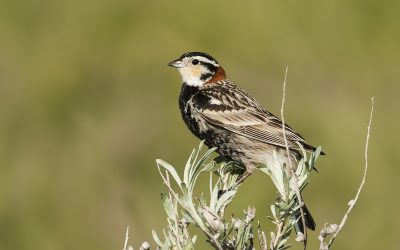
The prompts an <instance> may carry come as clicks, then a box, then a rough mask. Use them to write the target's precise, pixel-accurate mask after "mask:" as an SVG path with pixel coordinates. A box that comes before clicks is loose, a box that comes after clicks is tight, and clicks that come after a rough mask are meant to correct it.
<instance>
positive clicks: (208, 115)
mask: <svg viewBox="0 0 400 250" xmlns="http://www.w3.org/2000/svg"><path fill="white" fill-rule="evenodd" d="M235 88H236V89H234V91H232V90H231V88H224V87H223V86H221V87H220V88H215V87H214V88H212V89H211V88H210V89H204V90H203V91H201V92H200V93H199V95H200V96H197V97H196V96H195V97H194V99H193V104H194V107H196V98H198V99H199V100H202V101H203V102H202V106H201V107H202V108H198V109H197V112H196V113H197V115H200V116H201V118H202V119H204V120H206V121H207V122H209V123H211V124H213V125H214V126H218V127H221V128H224V129H226V130H228V131H231V132H233V133H236V134H240V135H242V136H245V137H247V138H250V139H254V140H258V141H261V142H263V143H266V144H273V145H276V146H280V147H285V140H284V136H283V130H282V121H281V120H280V119H279V118H278V117H276V116H274V115H273V114H271V113H270V112H268V111H266V110H265V109H263V108H262V107H261V106H260V105H259V104H258V103H257V102H256V101H255V100H254V99H253V98H252V97H250V96H249V95H248V94H246V93H245V92H243V91H242V90H241V89H239V88H237V87H236V86H235ZM201 95H202V96H201ZM204 96H207V97H208V98H210V99H212V100H213V101H212V103H211V104H210V105H209V106H207V105H206V106H204ZM285 134H286V138H287V141H288V146H289V148H292V149H299V147H298V145H297V143H296V142H300V143H302V144H303V143H305V140H304V139H303V138H302V137H301V136H300V135H299V134H298V133H296V132H295V131H294V130H293V129H292V128H291V127H290V126H288V125H286V124H285Z"/></svg>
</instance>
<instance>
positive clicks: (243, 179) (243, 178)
mask: <svg viewBox="0 0 400 250" xmlns="http://www.w3.org/2000/svg"><path fill="white" fill-rule="evenodd" d="M250 175H251V172H249V171H247V170H246V172H244V173H243V174H242V175H241V176H240V179H239V180H238V181H237V182H236V184H237V185H239V184H242V183H243V182H244V181H245V180H246V179H247V177H249V176H250Z"/></svg>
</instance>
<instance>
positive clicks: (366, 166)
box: [328, 97, 374, 248]
mask: <svg viewBox="0 0 400 250" xmlns="http://www.w3.org/2000/svg"><path fill="white" fill-rule="evenodd" d="M373 112H374V97H372V98H371V112H370V115H369V122H368V127H367V138H366V140H365V151H364V158H365V167H364V175H363V178H362V180H361V184H360V186H359V188H358V190H357V194H356V196H355V197H354V199H352V200H350V201H349V208H348V209H347V212H346V213H345V215H344V216H343V219H342V221H341V222H340V224H339V227H338V229H337V230H336V232H335V233H334V234H333V235H332V238H331V239H330V241H329V243H328V248H329V247H330V246H331V245H332V244H333V242H334V241H335V239H336V236H337V235H338V234H339V232H340V231H341V230H342V228H343V226H344V224H345V223H346V221H347V218H348V216H349V214H350V212H351V210H353V208H354V207H355V205H356V203H357V201H358V197H359V195H360V193H361V191H362V189H363V187H364V184H365V179H366V177H367V172H368V144H369V134H370V130H371V123H372V114H373Z"/></svg>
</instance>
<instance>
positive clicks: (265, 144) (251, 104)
mask: <svg viewBox="0 0 400 250" xmlns="http://www.w3.org/2000/svg"><path fill="white" fill-rule="evenodd" d="M168 65H169V66H171V67H174V68H176V69H177V70H178V71H179V73H180V74H181V76H182V80H183V84H182V89H181V93H180V96H179V108H180V111H181V114H182V118H183V120H184V121H185V123H186V125H187V127H188V128H189V129H190V131H191V132H192V133H193V134H194V135H196V136H197V137H198V138H200V139H202V140H204V142H205V144H206V145H207V146H208V147H216V148H217V151H218V153H219V154H221V155H222V156H224V157H225V158H226V159H228V160H234V161H237V162H240V163H241V164H243V165H244V166H246V170H247V173H246V174H247V175H249V174H250V173H252V172H253V171H254V169H255V168H257V167H258V166H260V164H265V165H270V164H272V163H273V161H274V160H273V151H274V150H275V151H276V153H277V155H278V160H279V161H280V162H281V163H282V164H288V163H289V161H292V165H293V166H297V161H298V160H299V159H300V157H301V154H300V153H299V151H300V150H301V148H300V147H299V145H298V144H300V145H302V147H303V148H304V149H306V150H315V148H314V147H313V146H311V145H309V144H307V143H306V141H305V140H304V138H303V137H302V136H301V135H299V134H298V133H297V132H295V131H294V130H293V129H292V128H291V127H289V126H288V125H286V124H285V134H286V139H287V144H288V147H289V149H290V155H287V151H286V146H285V140H284V135H283V130H282V121H281V120H280V119H279V118H278V117H276V116H275V115H273V114H271V113H270V112H268V111H267V110H266V109H264V108H263V107H262V106H261V105H260V104H259V103H258V102H257V101H256V100H255V99H254V98H253V97H251V96H250V95H249V94H248V93H246V92H245V91H244V90H242V89H241V88H239V87H238V86H236V85H235V83H233V82H232V81H230V80H228V79H227V77H226V74H225V70H224V69H223V68H222V67H221V66H220V64H219V63H218V62H217V61H216V60H215V59H214V58H213V57H211V56H210V55H208V54H206V53H203V52H188V53H185V54H183V55H182V56H181V57H179V58H178V59H176V60H174V61H172V62H170V63H169V64H168ZM303 210H304V212H305V222H306V226H307V227H308V228H310V229H312V230H314V229H315V222H314V219H313V218H312V216H311V214H310V213H309V212H308V210H307V208H306V207H305V206H304V209H303ZM303 228H304V227H303Z"/></svg>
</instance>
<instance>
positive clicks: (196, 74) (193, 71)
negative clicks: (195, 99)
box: [178, 66, 209, 87]
mask: <svg viewBox="0 0 400 250" xmlns="http://www.w3.org/2000/svg"><path fill="white" fill-rule="evenodd" d="M178 70H179V73H180V74H181V76H182V80H183V82H184V83H186V84H187V85H189V86H193V87H201V86H203V85H204V81H203V80H201V79H200V77H201V75H202V74H204V73H208V72H209V71H208V70H207V69H205V68H204V67H202V66H197V67H183V68H179V69H178Z"/></svg>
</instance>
